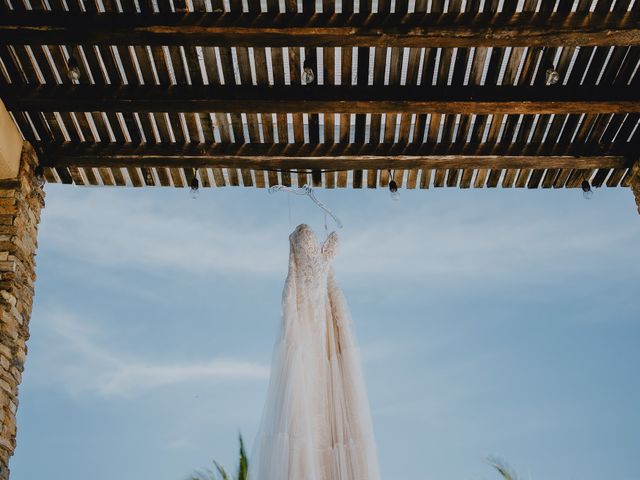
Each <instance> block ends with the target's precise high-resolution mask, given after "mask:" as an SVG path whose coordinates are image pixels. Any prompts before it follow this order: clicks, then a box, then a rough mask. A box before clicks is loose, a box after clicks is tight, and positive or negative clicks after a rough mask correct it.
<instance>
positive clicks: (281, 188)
mask: <svg viewBox="0 0 640 480" xmlns="http://www.w3.org/2000/svg"><path fill="white" fill-rule="evenodd" d="M276 192H286V193H292V194H294V195H306V196H307V197H309V198H310V199H311V200H312V201H313V203H315V204H316V205H318V206H319V207H320V208H321V209H322V210H324V212H325V219H324V227H325V230H326V229H327V215H329V216H330V217H331V218H333V221H334V222H336V226H337V227H338V228H342V222H341V221H340V219H339V218H338V217H337V215H336V214H335V213H333V212H332V211H331V210H329V207H327V206H326V205H325V204H324V203H322V202H321V201H320V200H318V199H317V198H316V196H315V194H314V193H313V188H311V187H310V186H309V185H306V184H305V185H304V186H303V187H300V188H292V187H287V186H286V185H274V186H272V187H269V193H276Z"/></svg>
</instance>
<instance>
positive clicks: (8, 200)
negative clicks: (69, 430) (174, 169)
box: [0, 142, 44, 480]
mask: <svg viewBox="0 0 640 480" xmlns="http://www.w3.org/2000/svg"><path fill="white" fill-rule="evenodd" d="M36 165H37V157H36V154H35V152H34V151H33V148H32V147H31V145H30V144H29V143H26V142H25V143H24V145H23V148H22V154H21V159H20V167H19V170H18V175H17V177H15V178H9V179H2V180H0V340H1V342H0V412H1V413H0V420H1V422H2V423H1V425H0V480H6V479H8V478H9V458H10V457H11V455H13V451H14V449H15V447H16V409H17V407H18V385H19V384H20V380H21V378H22V371H23V369H24V362H25V356H26V354H27V346H26V342H27V340H28V338H29V317H30V316H31V305H32V301H33V293H34V288H33V287H34V281H35V278H36V275H35V261H34V257H35V252H36V246H37V235H38V223H39V222H40V209H41V208H42V207H43V206H44V192H43V190H42V186H41V184H40V183H39V182H38V179H37V178H36V175H35V169H36Z"/></svg>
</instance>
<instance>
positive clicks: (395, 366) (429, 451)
mask: <svg viewBox="0 0 640 480" xmlns="http://www.w3.org/2000/svg"><path fill="white" fill-rule="evenodd" d="M46 190H47V207H46V209H45V210H44V211H43V216H42V224H41V228H40V238H39V245H40V246H39V250H38V257H37V263H38V280H37V285H36V288H37V292H36V300H35V306H34V311H33V316H32V319H31V339H30V341H29V355H28V358H27V364H26V370H25V374H24V381H23V386H22V388H21V397H20V406H19V411H18V429H19V431H18V448H17V451H16V454H15V456H14V458H13V459H12V462H11V468H12V478H13V479H14V480H34V479H39V478H64V479H65V480H80V479H82V480H86V479H87V478H91V479H92V480H113V479H115V478H117V479H119V480H134V479H135V480H139V479H153V480H182V479H184V478H187V477H188V476H189V474H190V473H192V472H193V471H194V470H196V469H198V468H203V467H209V466H211V460H212V459H213V458H215V459H218V460H220V461H221V462H223V463H225V464H227V465H229V466H231V465H234V460H235V456H236V449H237V441H236V437H237V434H238V432H239V431H241V432H242V433H243V434H244V435H245V437H246V439H247V441H248V442H249V443H251V441H252V437H253V435H254V433H255V430H256V428H257V423H258V420H259V417H260V414H261V409H262V403H263V400H264V395H265V389H266V384H267V379H268V372H269V362H270V355H271V350H272V346H273V342H274V340H275V335H276V330H277V325H278V321H279V318H278V315H279V311H280V304H279V302H280V298H281V291H282V286H283V282H284V278H285V276H286V269H287V258H288V240H287V237H288V234H289V232H290V231H291V230H292V229H293V228H294V227H295V226H296V225H297V224H298V223H302V222H304V223H309V224H311V225H312V226H313V227H315V228H316V231H317V232H318V235H322V234H323V233H322V232H323V227H322V225H323V216H322V214H321V213H320V211H319V210H318V209H317V207H314V206H313V204H311V202H309V201H308V200H307V199H305V198H290V199H289V198H287V196H286V195H284V194H278V195H272V196H270V195H269V194H268V193H267V192H266V191H263V190H252V189H229V188H227V189H220V190H204V191H203V192H202V195H201V196H200V198H199V199H197V200H192V199H191V198H189V195H188V193H187V192H186V191H185V190H169V189H143V190H134V189H126V190H124V189H108V188H104V189H83V188H70V187H64V186H57V185H48V186H47V187H46ZM318 196H319V197H320V198H321V199H322V200H323V201H325V202H326V203H327V204H329V205H330V206H332V207H333V209H334V210H335V211H336V213H338V215H339V216H340V217H341V218H342V220H343V222H344V224H345V228H344V229H343V230H341V231H340V237H341V251H340V253H339V255H338V257H337V258H336V261H335V265H336V271H337V275H338V280H339V282H340V283H341V285H342V287H343V289H344V291H345V294H346V296H347V299H348V301H349V303H350V307H351V310H352V314H353V317H354V320H355V322H356V329H357V335H358V340H359V343H360V346H361V349H362V356H363V362H364V371H365V375H366V381H367V386H368V390H369V397H370V402H371V406H372V412H373V417H374V425H375V429H376V437H377V444H378V449H379V455H380V463H381V467H382V472H383V478H385V479H397V478H402V479H403V480H485V479H486V480H490V479H492V478H496V476H495V475H494V474H493V472H492V471H491V470H490V468H489V467H488V466H487V465H486V463H484V459H485V458H486V457H487V456H488V455H496V456H500V457H502V458H504V459H506V460H507V461H508V462H509V463H510V464H511V465H512V466H513V467H514V468H515V469H516V470H517V471H518V472H519V473H520V474H521V476H522V478H523V480H529V479H533V480H535V479H541V480H542V479H544V480H560V479H562V480H566V479H577V478H579V479H581V480H601V479H602V478H616V479H617V480H639V479H640V471H639V467H638V463H637V458H636V456H637V452H638V451H639V450H640V410H639V409H638V405H640V382H638V365H640V349H638V344H639V341H640V302H638V291H639V290H638V285H639V283H638V281H639V279H640V249H638V245H639V241H640V216H638V214H637V212H636V208H635V204H634V201H633V196H632V194H631V193H630V192H629V191H628V190H627V189H615V190H607V189H600V190H597V191H596V195H595V196H594V198H593V199H592V200H590V201H585V200H583V199H582V195H581V192H580V191H579V190H560V191H559V190H533V191H531V190H501V189H498V190H467V191H460V190H457V189H433V190H429V191H414V192H407V191H403V192H402V198H401V200H400V201H399V202H392V201H391V200H390V199H389V195H388V193H387V192H386V191H383V190H362V191H353V190H348V191H344V190H336V191H324V190H323V191H319V192H318ZM289 203H290V206H291V214H289V207H288V204H289ZM289 217H291V220H290V219H289Z"/></svg>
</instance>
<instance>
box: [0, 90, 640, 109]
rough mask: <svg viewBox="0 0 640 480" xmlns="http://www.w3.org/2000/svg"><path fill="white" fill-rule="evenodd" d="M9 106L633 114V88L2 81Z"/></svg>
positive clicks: (639, 101) (637, 100) (636, 94)
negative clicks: (4, 84) (24, 83)
mask: <svg viewBox="0 0 640 480" xmlns="http://www.w3.org/2000/svg"><path fill="white" fill-rule="evenodd" d="M0 97H1V98H2V99H3V100H4V102H5V104H6V105H7V108H8V109H9V110H13V111H41V112H170V113H171V112H228V113H327V112H332V113H390V112H408V113H445V114H446V113H452V114H457V113H459V114H471V113H476V114H491V113H510V114H536V113H539V114H545V113H546V114H551V113H556V114H568V113H585V112H588V113H632V112H640V90H639V89H637V88H635V87H619V88H615V89H613V88H608V87H598V86H596V87H588V86H577V87H563V86H553V87H547V86H542V87H531V86H523V87H520V86H517V87H514V86H499V87H494V86H487V87H474V86H465V87H432V86H424V87H408V86H406V87H397V86H394V87H389V86H381V87H376V86H367V87H352V86H316V85H313V86H279V87H265V86H226V87H225V86H216V87H211V86H204V87H203V86H199V87H197V86H189V85H180V86H173V87H161V86H147V85H145V86H126V87H117V86H106V87H105V86H95V85H54V86H52V85H41V86H37V87H33V86H29V85H8V86H2V87H0Z"/></svg>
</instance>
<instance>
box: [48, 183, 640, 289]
mask: <svg viewBox="0 0 640 480" xmlns="http://www.w3.org/2000/svg"><path fill="white" fill-rule="evenodd" d="M174 193H175V192H174ZM179 193H181V194H184V192H179ZM323 193H324V192H323ZM350 193H351V195H364V193H358V192H355V193H354V192H350ZM517 193H519V194H520V195H523V194H524V193H523V192H517ZM552 193H553V194H558V192H555V191H554V192H546V194H547V195H551V194H552ZM564 193H566V192H564ZM574 193H575V192H574ZM338 194H340V195H342V196H341V197H340V198H343V199H346V198H349V199H351V198H353V196H351V197H347V192H338ZM238 195H239V194H238V192H237V191H233V192H232V191H230V190H227V191H225V192H224V196H223V195H222V194H218V195H217V199H216V201H215V202H211V201H209V199H207V200H206V201H204V200H203V199H202V198H200V199H199V201H200V200H203V202H204V203H198V204H196V207H193V208H191V209H189V208H187V207H186V206H185V205H186V204H185V203H184V202H182V203H181V202H179V201H173V203H172V200H175V198H176V197H175V195H171V194H168V195H167V197H164V196H163V197H162V198H163V202H160V201H158V197H151V196H149V197H145V196H141V195H140V194H139V191H136V192H135V194H133V193H131V192H130V191H129V192H128V193H127V192H123V191H115V192H114V191H112V190H109V191H106V192H105V191H104V190H103V191H96V190H88V189H87V190H80V191H73V192H67V191H62V190H56V191H55V192H54V193H53V194H52V195H51V198H50V202H49V204H48V206H47V209H46V210H45V212H44V214H43V234H42V237H41V238H42V241H43V242H45V241H46V242H47V245H48V248H54V249H56V251H58V252H60V253H62V254H67V255H70V254H72V255H74V256H77V257H79V258H80V259H82V260H84V261H88V262H91V263H94V264H98V265H116V266H117V265H121V266H130V267H143V268H160V269H166V270H175V271H181V272H187V273H196V274H207V273H209V272H216V273H222V274H236V275H246V274H248V275H267V276H277V275H281V276H282V277H283V279H284V273H285V272H286V262H287V255H288V242H287V230H288V227H285V223H284V218H282V217H284V214H283V212H282V210H281V209H282V207H283V205H284V206H285V208H286V203H285V204H281V203H278V202H276V201H275V200H270V201H269V202H267V201H266V200H265V201H264V202H263V204H261V205H255V202H260V201H261V198H262V197H261V196H260V195H265V196H266V194H263V193H260V192H256V191H251V190H247V191H245V193H244V195H245V197H242V198H246V201H242V202H240V201H238V199H239V198H240V197H239V196H238ZM327 195H329V194H327ZM422 195H426V194H424V193H423V194H422ZM500 195H503V196H504V198H513V197H509V195H513V192H508V191H507V192H500ZM367 198H370V197H367ZM447 198H449V197H447ZM501 198H502V197H501ZM79 199H81V201H79ZM281 199H282V198H281ZM292 202H293V200H292ZM329 202H330V203H331V204H332V206H334V207H336V208H335V210H336V211H338V212H340V213H341V215H342V217H343V219H344V220H345V224H346V227H345V229H344V230H343V231H341V232H340V237H341V242H340V243H341V249H340V250H341V253H340V255H339V258H338V260H337V268H338V269H339V271H340V273H341V274H344V275H356V276H363V275H364V276H369V275H385V276H386V275H391V274H393V275H396V276H402V277H408V278H411V279H415V277H420V278H426V279H428V278H432V279H439V278H442V277H445V276H446V277H465V278H476V279H480V278H486V277H493V278H496V277H500V278H507V279H508V278H513V277H516V276H523V275H530V276H535V274H536V273H541V274H543V275H548V274H549V273H566V272H568V271H573V272H575V271H577V270H579V269H581V268H583V267H582V265H583V261H584V259H585V258H588V257H589V256H595V258H594V260H595V261H598V259H604V258H605V256H606V257H608V258H607V260H605V263H606V262H610V260H611V259H614V260H615V259H617V260H621V261H622V260H624V258H625V257H624V254H623V253H622V250H621V249H620V246H624V245H632V244H633V242H634V239H636V238H637V236H638V226H637V225H636V224H635V223H633V222H629V224H622V225H621V224H620V222H619V221H616V220H611V221H610V220H609V219H608V218H599V220H598V221H599V224H598V226H599V228H596V229H594V228H591V227H592V222H593V216H594V213H593V212H592V211H589V210H587V209H584V210H579V211H577V212H576V211H572V212H571V214H570V215H565V216H563V215H557V214H556V215H545V212H544V209H543V208H542V207H538V206H536V205H535V204H534V205H529V207H519V208H513V207H511V206H509V205H507V206H505V205H504V204H503V203H495V202H494V203H491V202H489V201H488V199H484V200H482V202H483V203H482V204H481V207H478V208H475V209H470V208H468V206H465V204H463V203H458V204H452V205H448V204H447V203H446V202H444V201H443V200H442V199H440V200H438V202H439V203H435V204H433V205H428V206H425V205H424V204H420V203H417V202H413V203H412V202H410V200H408V199H406V200H405V199H403V202H404V203H403V204H402V206H401V207H402V208H400V207H397V206H396V207H395V208H392V207H390V206H389V205H386V203H379V202H378V203H375V205H373V206H371V205H368V204H367V202H358V203H357V204H356V203H354V202H351V201H349V202H343V204H342V205H340V204H339V203H338V201H337V200H330V201H329ZM387 203H390V202H387ZM592 205H596V204H592ZM295 206H296V207H297V208H298V210H301V209H305V211H304V215H298V217H299V220H300V221H311V220H314V219H315V220H317V219H319V218H321V215H320V214H319V213H318V210H317V208H316V207H315V206H313V204H311V202H304V201H300V203H296V204H295ZM599 208H602V209H603V210H604V206H600V207H599ZM376 209H377V210H378V211H377V212H376ZM341 210H344V212H341ZM479 212H482V215H479ZM343 213H344V214H343ZM274 214H275V215H278V214H279V216H278V217H277V218H276V219H274V221H268V220H271V218H270V216H273V215H274ZM608 222H610V223H611V224H610V225H609V224H608ZM322 234H323V232H322V231H321V230H318V236H322ZM603 255H604V256H603ZM628 263H629V262H628V261H626V260H625V264H628ZM584 266H585V268H586V270H587V271H588V270H590V269H591V267H592V266H593V264H592V262H590V263H589V264H584Z"/></svg>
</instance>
